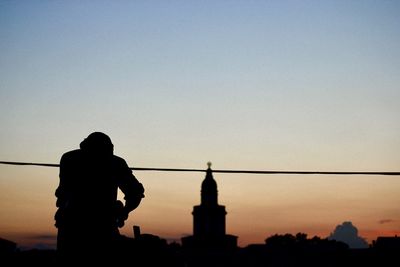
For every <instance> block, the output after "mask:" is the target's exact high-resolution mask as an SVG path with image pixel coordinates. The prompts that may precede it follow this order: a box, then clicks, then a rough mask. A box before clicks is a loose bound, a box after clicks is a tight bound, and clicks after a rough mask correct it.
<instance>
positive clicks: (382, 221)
mask: <svg viewBox="0 0 400 267" xmlns="http://www.w3.org/2000/svg"><path fill="white" fill-rule="evenodd" d="M392 222H394V220H392V219H383V220H380V221H379V224H385V223H392Z"/></svg>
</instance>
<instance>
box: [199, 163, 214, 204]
mask: <svg viewBox="0 0 400 267" xmlns="http://www.w3.org/2000/svg"><path fill="white" fill-rule="evenodd" d="M207 166H208V169H207V173H206V177H205V179H204V180H203V182H202V184H201V205H206V206H217V205H218V189H217V182H216V181H215V180H214V177H213V174H212V169H211V162H208V163H207Z"/></svg>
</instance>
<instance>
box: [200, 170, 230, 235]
mask: <svg viewBox="0 0 400 267" xmlns="http://www.w3.org/2000/svg"><path fill="white" fill-rule="evenodd" d="M192 214H193V235H194V236H204V237H211V238H212V237H223V236H225V216H226V211H225V206H221V205H218V189H217V182H216V181H215V180H214V177H213V174H212V170H211V163H210V162H209V163H208V169H207V174H206V178H205V179H204V180H203V182H202V183H201V203H200V205H198V206H194V207H193V212H192Z"/></svg>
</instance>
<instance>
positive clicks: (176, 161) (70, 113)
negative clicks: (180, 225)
mask: <svg viewBox="0 0 400 267" xmlns="http://www.w3.org/2000/svg"><path fill="white" fill-rule="evenodd" d="M399 11H400V4H399V3H398V2H397V1H18V2H12V1H3V2H1V3H0V36H1V40H2V41H1V42H0V77H1V79H0V106H1V112H0V121H1V124H2V127H1V131H0V146H1V151H0V158H1V160H15V161H37V162H52V163H56V162H58V160H59V158H60V156H61V154H62V153H63V152H65V151H66V150H69V149H73V148H76V147H77V146H78V144H79V142H80V141H81V140H82V139H83V138H84V137H86V136H87V135H88V134H89V133H90V132H92V131H104V132H105V133H107V134H109V135H110V137H111V138H112V140H113V142H114V144H115V148H116V153H117V154H118V155H120V156H123V157H124V158H126V159H127V161H128V163H129V164H130V165H132V166H139V167H147V166H154V167H183V168H192V167H193V168H203V167H204V168H205V167H206V162H207V161H213V163H214V165H213V166H214V167H215V168H216V169H222V168H233V169H246V168H247V169H292V170H294V169H306V170H310V169H317V170H365V171H368V170H371V171H375V170H381V171H398V166H399V163H400V155H399V151H400V149H399V148H400V141H399V138H398V137H399V134H400V123H399V112H400V108H399V104H398V99H400V88H399V84H400V52H399V51H400V50H399V44H400V19H399V18H398V14H399ZM0 168H3V167H1V166H0ZM4 168H6V167H4ZM0 170H1V169H0ZM36 170H37V169H34V171H36ZM18 172H19V171H17V170H15V169H9V168H8V167H7V168H6V169H5V170H3V171H2V172H1V171H0V173H3V174H2V178H1V179H0V180H1V181H2V183H4V184H8V183H14V184H15V183H16V182H13V181H12V180H11V178H10V177H14V176H18ZM32 175H33V176H35V175H37V176H39V174H32ZM140 175H141V176H144V179H147V181H149V182H148V184H147V186H148V188H149V190H152V188H158V187H157V186H158V185H157V184H158V183H160V182H159V181H160V180H159V179H160V177H159V176H158V177H156V176H155V175H153V174H140ZM146 175H150V176H151V177H153V178H154V181H153V180H152V179H153V178H146V177H147V176H146ZM45 176H46V175H45ZM50 176H56V173H51V174H47V176H46V177H49V179H50ZM167 176H168V175H167ZM178 176H179V175H175V176H174V175H171V176H168V177H170V178H168V179H167V180H168V181H170V183H171V184H172V186H175V187H177V188H180V189H181V190H189V188H195V191H194V193H193V192H191V193H188V195H187V196H186V195H185V196H182V199H179V198H177V199H176V205H178V203H182V204H179V205H185V206H186V207H188V208H189V209H190V207H191V206H192V205H194V204H197V203H196V201H197V198H198V196H197V193H198V192H197V190H198V189H197V187H199V185H197V183H198V184H199V183H200V181H201V180H196V183H195V184H194V185H193V181H191V182H190V184H189V182H188V184H186V182H182V180H180V179H179V178H177V177H178ZM192 177H196V175H195V174H194V176H192ZM53 178H54V177H53ZM55 178H56V177H55ZM201 178H202V177H198V179H201ZM196 179H197V178H196ZM238 179H239V178H238ZM240 179H242V181H239V180H240ZM240 179H239V180H238V183H239V184H245V183H246V182H244V181H246V180H245V179H244V178H240ZM222 180H223V179H222ZM243 180H244V181H243ZM371 181H372V183H375V180H371ZM21 182H23V181H21ZM222 183H223V186H224V187H221V190H225V191H222V192H225V193H226V196H228V197H227V198H226V199H225V201H227V202H228V203H230V202H232V203H236V202H235V201H236V199H235V200H233V199H232V200H231V199H230V198H229V197H232V198H233V197H236V196H238V195H240V194H241V193H240V192H238V191H237V190H239V189H238V188H240V187H235V186H232V184H229V182H227V181H225V180H223V181H222ZM257 183H258V184H259V186H260V187H261V188H262V187H263V186H269V184H268V183H267V181H266V180H262V181H257ZM279 183H280V182H279V181H275V185H277V186H278V187H279V186H280V185H279ZM285 183H286V182H283V184H282V186H283V185H284V184H285ZM337 183H338V184H340V182H337ZM352 183H353V184H352V186H350V187H349V188H353V189H354V188H357V186H358V185H359V182H356V181H353V182H352ZM320 185H321V186H323V185H322V184H320ZM51 186H53V187H54V186H55V185H53V184H52V185H51ZM51 186H50V187H49V188H48V189H47V190H49V192H50V193H52V192H51V190H52V189H51V188H52V187H51ZM191 186H193V187H191ZM332 186H334V185H332ZM335 186H338V187H340V188H341V186H342V184H340V185H335ZM15 187H18V184H15ZM289 187H290V186H289ZM5 188H6V187H3V189H2V190H4V191H7V190H6V189H5ZM39 188H40V186H39ZM222 188H229V189H222ZM295 188H296V185H293V188H292V190H293V194H296V193H295V192H296V191H295V190H296V189H295ZM368 188H369V187H368ZM387 188H394V189H396V188H397V189H398V188H399V184H398V182H396V180H390V183H388V184H387ZM38 190H39V189H38ZM157 190H158V189H157ZM157 190H156V191H155V192H157V193H159V194H163V193H162V192H161V190H162V188H159V191H157ZM235 190H236V191H235ZM244 190H246V189H244ZM252 190H255V189H252V188H250V187H249V188H248V192H249V194H251V192H253V193H254V192H255V191H257V190H255V191H252ZM307 190H311V191H310V192H314V193H315V194H316V195H315V199H319V198H322V196H320V195H319V193H316V192H317V190H316V189H314V191H312V189H307ZM307 190H305V192H309V191H307ZM382 190H383V189H382ZM38 192H40V190H39V191H38ZM49 192H48V191H46V192H44V191H43V192H42V193H43V194H49ZM368 192H369V193H371V192H370V191H368ZM379 192H380V191H379ZM382 192H384V193H382V194H385V192H386V193H387V191H385V190H383V191H382ZM172 193H177V192H172ZM259 193H261V192H259ZM359 193H360V196H361V195H362V197H361V199H364V198H365V199H368V195H365V194H366V192H359ZM177 194H178V195H179V193H177ZM193 194H196V196H195V198H193V199H195V201H194V200H193V199H192V195H193ZM288 194H291V193H290V192H289V193H288ZM371 194H372V193H371ZM350 195H351V193H350V192H349V193H348V195H347V196H348V197H350ZM378 195H379V194H378ZM51 197H52V195H51V196H49V200H48V202H49V203H48V205H52V204H53V203H52V202H51V201H53V200H52V199H51ZM165 197H167V196H165ZM168 198H171V196H170V195H169V196H168ZM156 200H157V201H162V200H160V199H156ZM256 200H257V201H258V203H261V202H262V200H261V199H259V196H254V201H256ZM149 201H151V200H149ZM293 201H294V202H296V201H298V200H293ZM399 201H400V199H399V198H393V202H391V203H389V204H388V205H395V204H398V203H399ZM249 203H252V202H251V201H250V202H249ZM363 203H366V202H363ZM149 205H150V204H149ZM171 205H172V204H171ZM238 205H239V204H238ZM243 205H244V204H243ZM249 205H250V204H249ZM363 205H364V207H365V208H366V206H368V204H363ZM172 206H173V205H172ZM151 207H152V208H153V210H157V207H156V204H154V206H151ZM233 208H234V207H233ZM277 209H282V207H278V208H277ZM376 209H377V210H379V205H378V206H377V207H376ZM239 210H240V208H239ZM3 214H5V212H3ZM349 214H350V212H349ZM187 216H188V218H189V219H190V212H189V213H188V214H187ZM238 216H239V215H238ZM363 216H364V217H363ZM382 216H383V215H382ZM388 216H389V215H388ZM393 216H398V217H399V219H400V215H399V214H398V213H397V214H394V215H393ZM338 217H340V216H338ZM344 217H346V216H343V221H345V220H351V218H347V217H346V218H344ZM377 217H379V216H378V215H377ZM357 218H358V219H359V221H363V220H362V219H360V218H365V214H364V215H360V216H359V217H357ZM381 219H387V218H376V221H378V220H381ZM389 219H390V218H389ZM341 222H342V221H337V222H331V224H330V226H332V227H331V228H332V229H333V228H334V227H333V226H335V225H336V224H339V223H341ZM233 223H234V222H233ZM237 224H238V223H237ZM157 227H160V226H157ZM157 227H156V226H154V229H157ZM369 227H370V228H372V226H371V225H370V226H369ZM358 228H359V229H360V231H362V230H363V229H362V227H360V226H358ZM235 229H236V228H235ZM238 229H239V228H238ZM189 230H190V227H189Z"/></svg>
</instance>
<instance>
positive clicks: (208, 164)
mask: <svg viewBox="0 0 400 267" xmlns="http://www.w3.org/2000/svg"><path fill="white" fill-rule="evenodd" d="M211 165H212V163H211V161H209V162H207V166H208V168H209V169H211Z"/></svg>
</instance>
